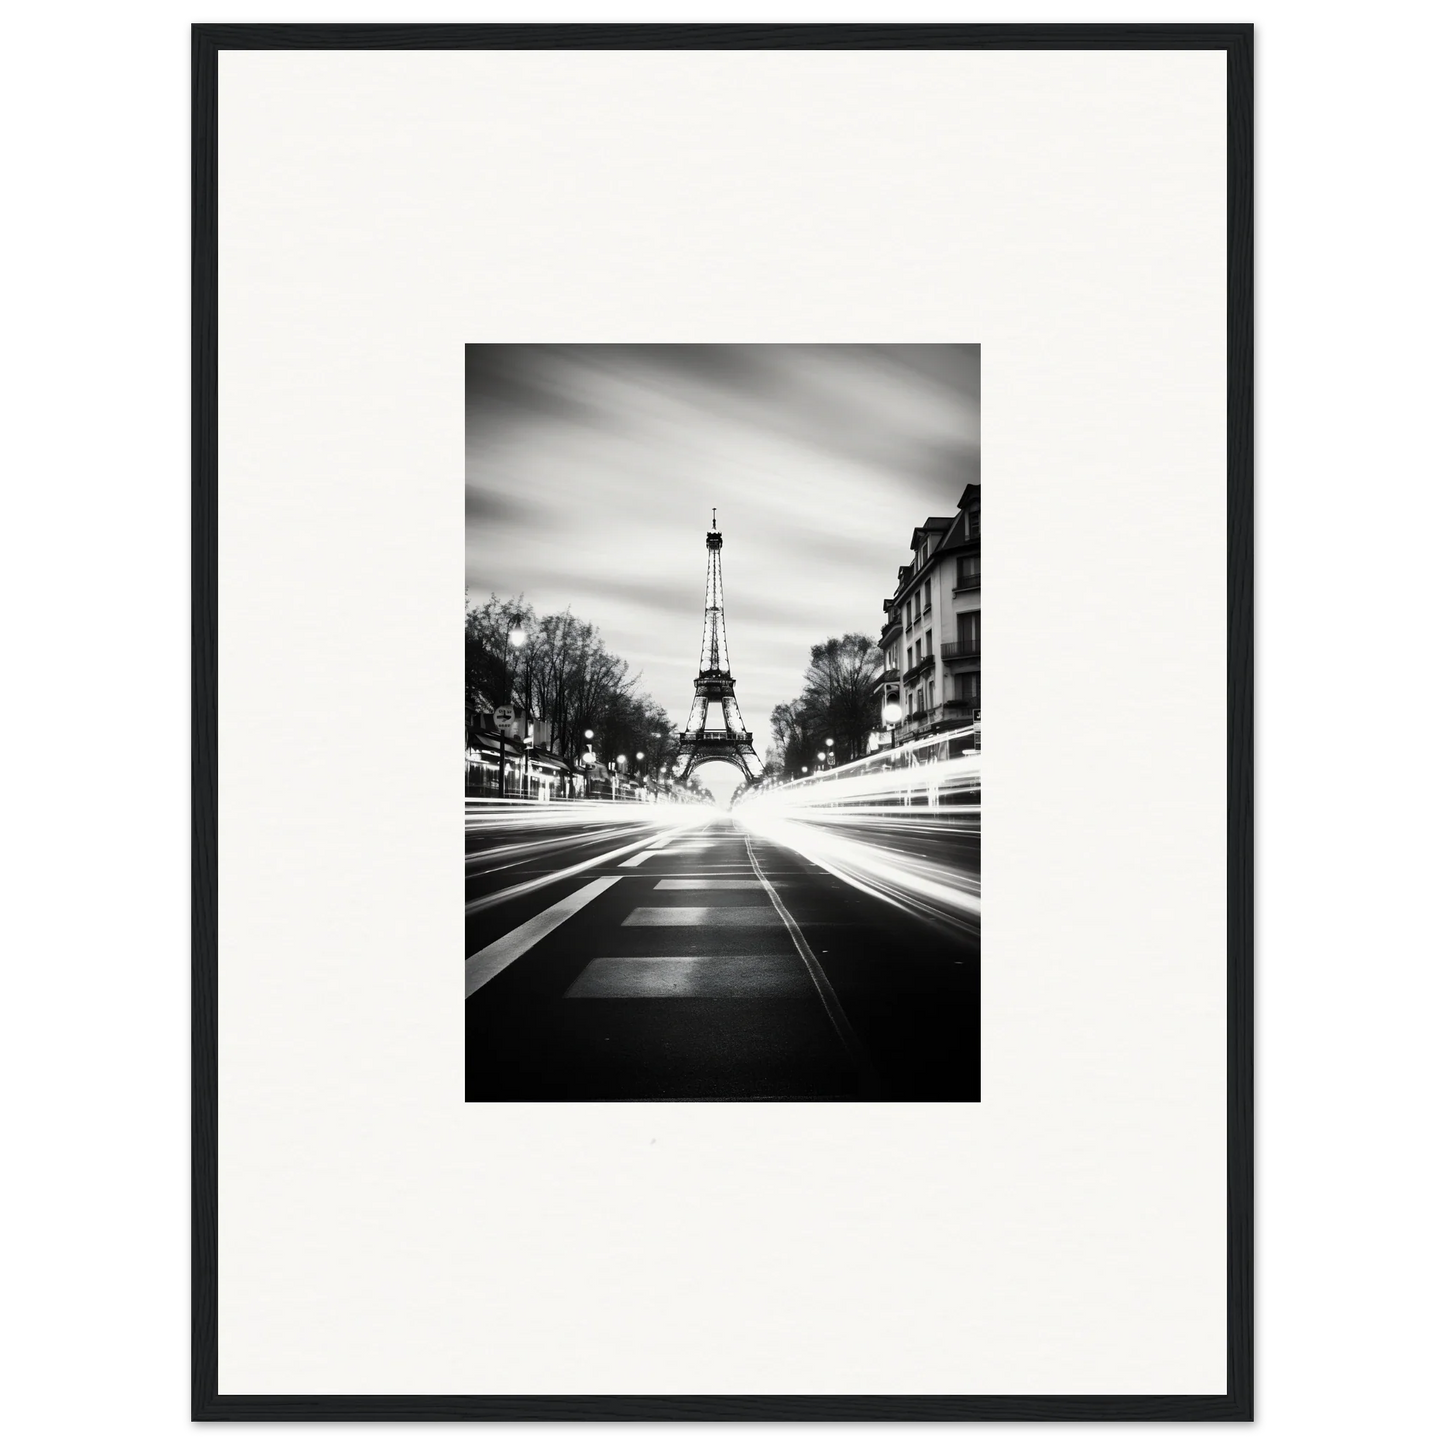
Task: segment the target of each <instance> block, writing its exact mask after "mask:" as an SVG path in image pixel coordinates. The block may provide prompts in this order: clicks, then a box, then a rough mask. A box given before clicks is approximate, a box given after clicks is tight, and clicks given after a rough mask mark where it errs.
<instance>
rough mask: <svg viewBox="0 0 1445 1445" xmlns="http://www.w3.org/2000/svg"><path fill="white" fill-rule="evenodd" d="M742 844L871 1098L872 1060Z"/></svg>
mask: <svg viewBox="0 0 1445 1445" xmlns="http://www.w3.org/2000/svg"><path fill="white" fill-rule="evenodd" d="M743 842H744V843H746V844H747V848H748V861H749V862H750V863H751V864H752V865H753V872H754V873H756V874H757V875H758V882H759V883H761V884H762V885H763V887H764V888H766V889H767V891H768V897H769V898H770V899H771V900H772V904H773V907H774V908H776V909H777V910H778V917H779V918H781V919H782V920H783V924H784V926H785V927H786V928H787V930H788V936H789V937H790V938H791V939H792V940H793V947H794V948H796V949H797V950H798V957H799V958H801V959H802V960H803V966H804V968H806V969H807V970H808V977H809V978H811V979H812V980H813V987H814V988H816V989H817V990H818V997H819V998H820V999H822V1000H823V1008H824V1011H825V1012H826V1013H827V1015H828V1021H829V1022H830V1023H831V1024H832V1025H833V1031H834V1032H835V1033H836V1034H837V1035H838V1040H839V1042H840V1043H841V1044H842V1045H843V1047H844V1048H845V1049H846V1050H847V1051H848V1055H849V1057H850V1058H851V1059H852V1060H853V1062H854V1064H855V1065H856V1066H857V1068H858V1072H859V1075H860V1076H861V1079H862V1083H863V1088H864V1093H865V1094H866V1095H867V1096H868V1097H873V1096H875V1095H876V1094H877V1091H878V1085H877V1077H876V1074H875V1071H874V1068H873V1063H872V1060H870V1059H869V1057H868V1054H867V1051H866V1050H865V1049H864V1047H863V1045H862V1042H861V1041H860V1040H859V1038H858V1035H857V1034H855V1033H854V1032H853V1025H852V1024H850V1023H849V1022H848V1016H847V1015H846V1014H845V1013H844V1012H843V1005H842V1004H840V1003H839V1002H838V995H837V994H836V993H834V991H833V985H832V984H831V983H829V982H828V975H827V974H826V973H824V972H823V965H822V964H820V963H819V962H818V960H817V958H816V957H815V956H814V954H813V950H812V949H811V948H809V946H808V940H807V939H806V938H804V937H803V930H802V929H801V928H799V927H798V925H797V922H796V921H795V920H794V918H793V915H792V914H791V913H789V912H788V910H787V909H786V908H784V907H783V900H782V899H781V898H779V897H778V890H777V889H776V888H774V887H773V885H772V884H771V883H769V882H768V880H767V879H766V878H765V877H764V876H763V870H762V868H761V867H760V866H759V864H758V855H757V854H756V853H754V852H753V840H752V839H751V838H749V837H748V836H747V835H746V834H744V835H743Z"/></svg>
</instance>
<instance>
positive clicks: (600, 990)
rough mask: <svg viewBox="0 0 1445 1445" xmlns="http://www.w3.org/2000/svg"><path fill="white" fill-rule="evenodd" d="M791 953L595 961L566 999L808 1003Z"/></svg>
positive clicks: (808, 989) (803, 977)
mask: <svg viewBox="0 0 1445 1445" xmlns="http://www.w3.org/2000/svg"><path fill="white" fill-rule="evenodd" d="M812 992H813V988H812V984H811V983H810V982H809V981H808V975H807V974H806V973H805V972H804V970H803V969H802V968H801V967H800V966H799V964H798V956H797V954H795V953H751V954H716V953H704V954H687V955H681V956H679V955H672V956H665V957H658V956H655V955H654V956H649V957H646V958H594V959H593V960H592V962H591V963H589V964H588V965H587V967H586V968H584V969H583V970H582V972H581V973H580V974H579V975H578V976H577V978H576V980H575V981H574V982H573V984H572V987H571V988H569V989H568V990H567V993H566V997H567V998H717V999H726V998H810V997H811V996H812Z"/></svg>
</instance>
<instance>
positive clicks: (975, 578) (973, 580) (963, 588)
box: [953, 572, 983, 596]
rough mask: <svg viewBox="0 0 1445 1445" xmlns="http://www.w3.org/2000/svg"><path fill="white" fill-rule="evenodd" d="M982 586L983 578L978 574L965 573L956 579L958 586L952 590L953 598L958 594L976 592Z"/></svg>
mask: <svg viewBox="0 0 1445 1445" xmlns="http://www.w3.org/2000/svg"><path fill="white" fill-rule="evenodd" d="M982 586H983V576H982V574H981V573H978V572H966V573H965V574H964V575H963V576H962V577H960V578H959V579H958V586H957V587H955V588H954V589H953V591H954V594H955V596H956V595H957V594H958V593H960V592H977V591H978V589H979V588H980V587H982Z"/></svg>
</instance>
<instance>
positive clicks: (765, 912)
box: [622, 905, 778, 928]
mask: <svg viewBox="0 0 1445 1445" xmlns="http://www.w3.org/2000/svg"><path fill="white" fill-rule="evenodd" d="M759 924H763V925H767V926H770V927H773V928H776V927H778V916H777V914H776V913H774V912H773V910H772V909H771V908H768V907H766V906H763V905H760V906H758V907H756V908H749V907H742V908H634V909H633V910H632V912H631V913H629V914H628V915H627V917H626V918H624V919H623V920H622V926H623V927H624V928H727V927H729V926H732V927H737V926H739V925H741V926H742V927H745V928H756V927H757V926H758V925H759Z"/></svg>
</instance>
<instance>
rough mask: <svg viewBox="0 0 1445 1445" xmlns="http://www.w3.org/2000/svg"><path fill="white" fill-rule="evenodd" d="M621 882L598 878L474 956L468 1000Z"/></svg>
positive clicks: (471, 960) (469, 965)
mask: <svg viewBox="0 0 1445 1445" xmlns="http://www.w3.org/2000/svg"><path fill="white" fill-rule="evenodd" d="M618 881H619V880H618V878H617V876H616V875H615V874H614V875H613V876H612V877H610V878H594V879H593V880H592V881H591V882H590V883H584V884H583V885H582V887H580V888H579V889H578V890H577V891H576V892H575V893H569V894H568V895H567V897H566V898H564V899H562V901H561V902H560V903H554V904H553V905H552V906H551V907H550V908H544V909H543V910H542V911H541V912H540V913H538V914H536V915H535V916H534V917H532V918H529V919H528V920H527V921H526V922H525V923H524V924H522V925H521V927H520V928H514V929H513V930H512V931H511V932H510V933H507V934H504V935H503V936H502V937H501V938H499V939H498V940H497V941H496V942H495V943H489V944H488V945H487V946H486V947H485V948H484V949H482V950H481V951H480V952H478V953H474V954H473V955H472V956H471V957H470V958H469V959H468V960H467V993H466V996H467V997H468V998H470V997H471V996H472V995H473V994H474V993H476V991H477V990H478V989H479V988H481V986H482V985H483V984H484V983H488V982H490V981H491V980H492V979H494V978H496V976H497V975H498V974H499V973H501V971H502V970H503V969H504V968H506V967H507V965H508V964H510V963H515V962H516V961H517V960H518V959H519V958H521V956H522V955H523V954H524V953H526V952H527V950H528V949H529V948H535V947H536V945H537V944H539V943H540V942H541V941H542V940H543V939H544V938H546V936H547V935H548V934H549V933H551V931H552V930H553V929H554V928H556V927H557V925H558V924H560V923H565V922H566V921H567V920H568V919H569V918H571V916H572V915H573V914H574V913H576V912H577V910H578V909H579V908H585V907H586V906H587V904H589V903H591V902H592V900H593V899H594V898H596V897H597V895H598V894H599V893H605V892H606V891H607V889H609V888H611V887H612V885H613V884H614V883H616V882H618Z"/></svg>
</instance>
